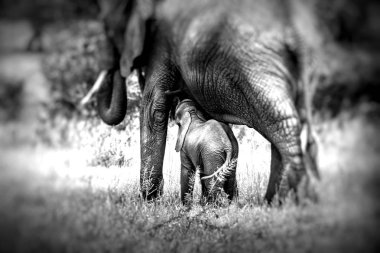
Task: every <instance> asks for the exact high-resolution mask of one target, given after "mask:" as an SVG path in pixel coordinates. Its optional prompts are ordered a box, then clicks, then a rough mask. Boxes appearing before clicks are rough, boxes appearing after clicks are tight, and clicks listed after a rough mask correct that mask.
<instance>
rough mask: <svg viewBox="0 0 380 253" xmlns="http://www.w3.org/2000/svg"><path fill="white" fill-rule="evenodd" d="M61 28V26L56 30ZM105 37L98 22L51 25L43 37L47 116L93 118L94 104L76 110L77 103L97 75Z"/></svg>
mask: <svg viewBox="0 0 380 253" xmlns="http://www.w3.org/2000/svg"><path fill="white" fill-rule="evenodd" d="M60 26H61V27H60ZM104 41H105V35H104V33H103V29H102V26H101V24H100V22H96V21H79V22H76V23H71V24H69V25H68V27H62V25H55V26H54V27H51V29H50V31H48V32H47V36H46V43H45V44H46V48H47V51H48V54H47V56H46V58H45V59H44V62H43V70H44V73H45V75H46V77H47V79H48V80H49V82H50V87H49V90H50V94H51V98H52V103H51V104H49V105H47V109H48V111H49V112H50V115H51V116H54V115H56V114H63V115H65V116H66V117H68V118H70V117H72V116H73V114H79V115H81V116H85V117H86V116H87V117H88V116H90V117H91V116H94V115H95V114H96V112H95V102H91V104H90V105H89V106H87V107H86V108H85V109H81V110H79V107H78V105H79V102H80V100H81V99H82V98H83V97H84V96H85V95H86V93H87V91H88V90H89V89H90V88H91V86H92V85H93V83H94V82H95V79H96V77H97V74H98V73H99V58H100V51H101V50H102V47H103V46H104Z"/></svg>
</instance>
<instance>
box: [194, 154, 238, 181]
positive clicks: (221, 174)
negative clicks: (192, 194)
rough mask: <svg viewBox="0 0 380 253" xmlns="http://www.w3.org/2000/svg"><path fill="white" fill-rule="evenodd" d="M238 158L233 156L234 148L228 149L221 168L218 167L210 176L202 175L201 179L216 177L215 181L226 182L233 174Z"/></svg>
mask: <svg viewBox="0 0 380 253" xmlns="http://www.w3.org/2000/svg"><path fill="white" fill-rule="evenodd" d="M236 163H237V159H236V158H232V150H231V149H227V150H226V161H225V162H224V163H223V165H222V166H220V168H218V169H217V170H216V171H215V172H214V173H212V174H211V175H209V176H205V177H202V178H201V180H206V179H210V178H215V179H216V180H215V182H221V183H222V182H224V181H226V180H227V178H228V177H229V176H231V175H232V174H233V173H234V172H235V169H236Z"/></svg>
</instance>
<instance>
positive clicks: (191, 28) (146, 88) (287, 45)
mask: <svg viewBox="0 0 380 253" xmlns="http://www.w3.org/2000/svg"><path fill="white" fill-rule="evenodd" d="M114 1H115V3H120V5H118V4H114V6H116V7H115V8H113V9H112V8H108V11H106V12H105V14H104V13H103V16H104V21H105V24H106V30H107V32H108V37H109V39H110V45H112V46H111V48H113V49H112V53H111V55H112V56H113V57H112V61H110V63H111V64H110V65H109V66H108V67H107V71H105V72H103V74H104V76H106V78H105V81H104V85H103V88H102V89H101V90H102V91H101V92H100V93H99V95H98V104H99V113H100V116H101V118H102V119H103V120H104V121H105V122H106V123H108V124H117V123H119V122H120V121H121V120H122V119H123V118H124V116H125V106H126V103H127V101H126V98H125V86H124V78H125V77H126V76H127V75H128V74H129V73H130V70H131V69H133V68H137V69H139V70H141V69H144V71H145V80H144V81H143V98H142V105H141V118H140V120H141V124H140V126H141V179H140V183H141V191H142V194H143V196H144V197H145V198H147V199H152V198H155V197H157V196H158V194H159V192H160V190H159V189H160V187H159V186H160V185H161V181H162V178H163V176H162V166H163V158H164V152H165V145H166V134H167V124H168V115H169V111H170V107H171V103H172V101H171V97H170V96H166V94H167V91H174V90H177V89H181V90H182V91H183V92H184V93H185V94H186V96H188V97H189V98H191V99H193V100H194V101H196V102H197V103H198V104H199V106H201V107H202V108H203V109H204V110H205V111H206V112H207V113H208V114H209V115H210V116H211V117H213V118H215V119H216V120H218V121H222V122H226V123H232V124H240V125H246V126H248V127H252V128H254V129H256V130H257V131H258V132H260V133H261V134H262V135H263V136H264V137H265V138H266V139H267V140H268V141H270V143H271V168H270V170H271V171H270V177H269V184H268V188H267V192H266V194H265V198H266V200H267V201H268V202H271V200H272V199H273V197H274V195H275V194H276V193H279V195H280V197H284V196H285V195H286V194H287V192H289V190H291V189H292V190H296V189H297V186H298V185H299V184H300V182H301V180H302V179H303V178H306V179H307V178H308V176H307V175H308V173H307V169H311V171H313V172H314V173H315V174H317V172H318V170H317V165H316V159H315V155H316V145H315V142H314V139H313V137H312V135H311V131H310V117H309V116H308V115H310V114H309V113H308V111H310V110H309V109H310V107H309V105H308V100H307V99H306V98H307V97H306V96H305V92H306V91H307V89H305V87H304V85H305V84H304V82H302V80H303V78H302V76H303V71H304V70H305V68H304V67H305V64H304V57H303V51H304V50H303V49H304V48H305V46H304V45H303V44H302V39H301V36H300V35H299V33H298V32H297V30H296V29H295V28H294V27H295V26H294V24H293V23H292V20H291V18H290V17H291V9H292V8H290V3H289V1H284V0H235V1H230V0H209V1H204V0H193V1H182V0H166V1H165V0H164V1H153V0H143V1H141V0H140V1H133V0H130V1H120V0H119V1H118V0H114ZM303 130H305V132H306V136H307V138H306V139H307V140H306V141H303V142H301V132H302V131H303ZM147 175H149V184H146V181H145V179H147Z"/></svg>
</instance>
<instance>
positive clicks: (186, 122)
mask: <svg viewBox="0 0 380 253" xmlns="http://www.w3.org/2000/svg"><path fill="white" fill-rule="evenodd" d="M190 125H191V115H190V113H189V112H185V113H184V115H183V117H182V120H181V125H180V126H179V128H178V138H177V143H176V144H175V151H176V152H179V151H180V150H181V149H182V147H183V143H184V142H185V138H186V135H187V132H188V131H189V127H190Z"/></svg>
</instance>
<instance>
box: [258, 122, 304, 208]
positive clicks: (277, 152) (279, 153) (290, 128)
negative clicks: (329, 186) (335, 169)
mask: <svg viewBox="0 0 380 253" xmlns="http://www.w3.org/2000/svg"><path fill="white" fill-rule="evenodd" d="M278 127H279V130H278V131H277V132H276V135H275V136H276V137H278V139H277V138H273V139H272V140H271V154H272V158H271V172H270V177H269V184H268V188H267V193H266V196H265V198H266V200H267V201H268V202H269V203H270V202H271V201H272V198H273V195H274V193H276V192H277V193H278V194H279V198H280V200H283V199H284V198H285V197H286V196H287V194H288V193H289V192H290V191H294V192H295V193H297V190H298V186H299V184H300V182H301V180H302V179H303V178H307V173H306V169H305V164H304V157H303V154H302V148H301V140H300V128H301V127H300V124H299V121H298V120H297V118H291V119H285V120H283V121H282V122H280V123H279V124H278Z"/></svg>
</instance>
